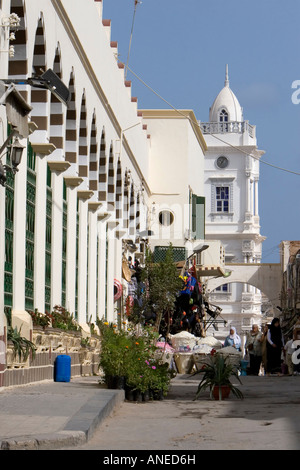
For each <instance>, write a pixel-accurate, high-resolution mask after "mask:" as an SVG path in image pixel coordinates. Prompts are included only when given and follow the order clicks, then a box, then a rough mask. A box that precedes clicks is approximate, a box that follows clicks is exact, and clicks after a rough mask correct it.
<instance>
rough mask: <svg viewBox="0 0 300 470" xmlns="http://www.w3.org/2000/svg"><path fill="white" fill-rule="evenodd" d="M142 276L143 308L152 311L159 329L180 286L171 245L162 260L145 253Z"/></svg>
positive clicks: (171, 309) (171, 308)
mask: <svg viewBox="0 0 300 470" xmlns="http://www.w3.org/2000/svg"><path fill="white" fill-rule="evenodd" d="M142 278H143V280H144V282H145V283H146V284H147V289H146V291H145V294H144V300H145V302H144V307H143V308H144V309H145V310H148V311H152V312H153V313H154V316H155V322H154V325H155V329H156V331H159V329H160V325H161V321H162V318H163V316H164V315H165V314H166V315H167V316H168V317H170V316H171V314H172V313H173V311H174V309H175V302H176V298H177V295H178V292H179V291H180V288H181V287H182V281H181V279H180V278H179V276H178V271H177V268H176V264H175V262H174V254H173V246H172V244H170V245H169V247H168V249H167V250H166V256H165V259H164V261H161V262H159V263H154V262H153V254H152V253H151V252H148V253H147V256H146V262H145V268H144V270H143V272H142Z"/></svg>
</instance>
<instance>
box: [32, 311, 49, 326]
mask: <svg viewBox="0 0 300 470" xmlns="http://www.w3.org/2000/svg"><path fill="white" fill-rule="evenodd" d="M27 312H28V313H29V315H30V316H31V318H32V323H33V325H34V326H41V327H42V328H44V329H45V328H47V326H50V325H51V318H50V317H49V315H48V314H47V313H45V314H43V313H41V312H39V311H38V309H37V308H36V309H34V311H33V310H27Z"/></svg>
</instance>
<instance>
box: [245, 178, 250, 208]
mask: <svg viewBox="0 0 300 470" xmlns="http://www.w3.org/2000/svg"><path fill="white" fill-rule="evenodd" d="M246 183H247V184H246V211H247V212H248V213H250V175H248V174H247V180H246Z"/></svg>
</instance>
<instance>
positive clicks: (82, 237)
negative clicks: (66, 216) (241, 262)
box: [78, 200, 88, 323]
mask: <svg viewBox="0 0 300 470" xmlns="http://www.w3.org/2000/svg"><path fill="white" fill-rule="evenodd" d="M87 233H88V206H87V201H83V200H79V242H78V322H79V323H86V321H87V318H86V302H87Z"/></svg>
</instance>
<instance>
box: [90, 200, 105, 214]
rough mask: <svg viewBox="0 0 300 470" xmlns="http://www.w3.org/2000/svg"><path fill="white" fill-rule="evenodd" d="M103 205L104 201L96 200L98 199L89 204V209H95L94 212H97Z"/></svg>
mask: <svg viewBox="0 0 300 470" xmlns="http://www.w3.org/2000/svg"><path fill="white" fill-rule="evenodd" d="M101 206H102V202H96V201H95V202H93V201H92V202H89V204H88V208H89V211H93V212H95V211H96V210H97V209H99V207H101Z"/></svg>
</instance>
